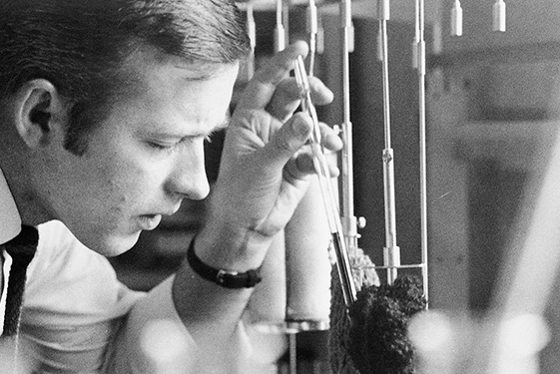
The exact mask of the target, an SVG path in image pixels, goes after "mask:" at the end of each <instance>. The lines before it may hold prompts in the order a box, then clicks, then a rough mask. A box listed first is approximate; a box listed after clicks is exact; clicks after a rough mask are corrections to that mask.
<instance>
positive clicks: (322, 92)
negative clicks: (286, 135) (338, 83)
mask: <svg viewBox="0 0 560 374" xmlns="http://www.w3.org/2000/svg"><path fill="white" fill-rule="evenodd" d="M309 86H310V88H311V100H312V101H313V103H314V104H315V105H325V104H329V103H331V102H332V101H333V98H334V95H333V93H332V91H331V90H330V89H329V88H328V87H327V86H325V84H324V83H323V82H322V81H321V80H320V79H318V78H316V77H310V78H309ZM300 92H301V91H300V88H299V87H298V85H297V82H296V80H295V78H289V79H285V80H283V81H282V82H280V83H279V84H278V87H277V89H276V91H275V92H274V95H273V96H272V98H271V100H270V103H269V104H268V106H267V108H266V109H267V111H268V112H269V113H270V114H271V115H272V116H274V117H276V118H278V119H279V120H281V121H285V120H286V119H287V118H288V117H290V116H291V115H292V114H293V113H294V111H295V110H296V109H297V108H298V106H299V104H300V102H299V98H300Z"/></svg>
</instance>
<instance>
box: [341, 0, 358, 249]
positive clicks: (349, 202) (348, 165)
mask: <svg viewBox="0 0 560 374" xmlns="http://www.w3.org/2000/svg"><path fill="white" fill-rule="evenodd" d="M340 15H341V21H342V45H343V53H342V100H343V116H344V117H343V122H342V138H343V141H344V148H343V149H342V160H341V171H342V222H343V225H344V233H345V237H346V245H347V247H348V251H349V253H353V252H355V251H356V249H357V248H358V230H357V229H358V223H357V219H356V216H355V214H354V166H353V165H354V161H353V154H354V153H353V152H354V151H353V140H352V135H353V129H352V122H351V119H350V52H351V51H352V50H353V46H354V43H353V41H354V28H353V25H352V9H351V1H350V0H342V2H341V3H340Z"/></svg>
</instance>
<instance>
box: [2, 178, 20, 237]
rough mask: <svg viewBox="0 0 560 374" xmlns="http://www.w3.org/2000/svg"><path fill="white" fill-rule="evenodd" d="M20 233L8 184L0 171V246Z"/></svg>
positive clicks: (16, 211) (17, 212)
mask: <svg viewBox="0 0 560 374" xmlns="http://www.w3.org/2000/svg"><path fill="white" fill-rule="evenodd" d="M20 231H21V217H20V215H19V211H18V209H17V206H16V202H15V200H14V197H13V195H12V193H11V192H10V188H9V187H8V182H6V178H5V177H4V173H2V169H0V244H2V243H5V242H7V241H9V240H11V239H13V238H15V237H16V236H17V235H18V234H19V232H20Z"/></svg>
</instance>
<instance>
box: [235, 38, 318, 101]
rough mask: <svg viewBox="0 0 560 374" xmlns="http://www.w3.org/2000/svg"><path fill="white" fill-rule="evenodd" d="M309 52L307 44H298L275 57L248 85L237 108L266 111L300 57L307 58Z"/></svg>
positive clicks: (292, 45)
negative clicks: (276, 91)
mask: <svg viewBox="0 0 560 374" xmlns="http://www.w3.org/2000/svg"><path fill="white" fill-rule="evenodd" d="M307 52H308V47H307V44H306V43H305V42H296V43H294V44H291V45H290V46H288V47H287V48H286V49H284V50H283V51H281V52H279V53H277V54H276V55H274V57H272V59H271V60H270V61H269V62H268V63H267V64H266V65H265V66H264V67H263V68H261V69H259V70H258V71H257V72H256V73H255V75H254V77H253V79H251V81H250V82H249V83H248V84H247V87H246V89H245V91H244V93H243V95H242V97H241V98H240V100H239V102H238V103H237V106H238V107H240V108H243V109H265V108H266V106H267V105H268V104H269V102H270V100H271V99H272V96H273V95H274V92H275V90H276V88H277V86H278V85H279V84H280V82H282V80H284V79H285V78H286V77H288V75H289V73H290V70H292V69H293V66H294V61H295V60H296V59H297V57H298V56H306V55H307Z"/></svg>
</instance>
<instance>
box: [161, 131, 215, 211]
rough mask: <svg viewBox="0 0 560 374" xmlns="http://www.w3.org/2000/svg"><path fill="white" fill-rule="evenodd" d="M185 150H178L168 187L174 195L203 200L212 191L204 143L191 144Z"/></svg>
mask: <svg viewBox="0 0 560 374" xmlns="http://www.w3.org/2000/svg"><path fill="white" fill-rule="evenodd" d="M186 148H188V150H187V151H185V152H178V153H177V157H176V160H175V165H174V169H173V172H172V174H171V177H170V178H169V183H168V189H169V191H170V192H171V193H172V194H174V195H180V196H181V198H188V199H191V200H202V199H204V198H205V197H206V196H208V194H209V193H210V184H209V183H208V177H207V176H206V168H205V164H204V143H203V141H202V140H200V141H196V144H191V147H186Z"/></svg>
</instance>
